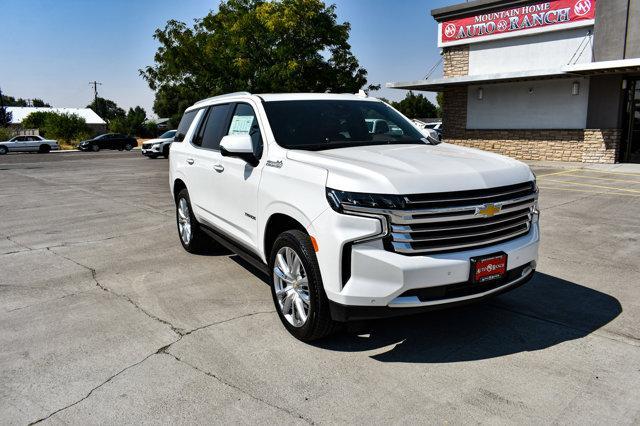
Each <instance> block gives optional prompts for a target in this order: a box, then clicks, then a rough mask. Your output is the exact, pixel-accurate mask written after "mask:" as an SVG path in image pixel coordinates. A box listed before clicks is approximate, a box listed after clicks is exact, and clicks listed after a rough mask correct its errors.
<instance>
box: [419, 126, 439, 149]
mask: <svg viewBox="0 0 640 426" xmlns="http://www.w3.org/2000/svg"><path fill="white" fill-rule="evenodd" d="M420 132H421V133H422V134H423V135H424V137H425V139H426V140H428V141H429V143H430V144H431V145H438V144H439V143H440V137H439V136H438V132H436V131H435V130H433V129H426V128H425V129H420Z"/></svg>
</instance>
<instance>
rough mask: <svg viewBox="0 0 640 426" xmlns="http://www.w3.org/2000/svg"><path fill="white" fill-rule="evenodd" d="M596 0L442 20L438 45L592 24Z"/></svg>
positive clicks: (556, 2)
mask: <svg viewBox="0 0 640 426" xmlns="http://www.w3.org/2000/svg"><path fill="white" fill-rule="evenodd" d="M596 1H597V0H552V1H547V2H542V3H530V4H527V5H523V6H517V7H511V8H508V9H503V10H499V11H495V12H486V13H482V14H478V15H474V16H468V17H466V18H460V19H452V20H449V21H443V22H441V23H440V24H439V25H438V31H439V34H438V45H439V46H446V45H452V44H466V43H473V42H476V41H485V40H488V39H495V38H504V37H515V36H518V35H525V34H528V33H536V32H543V31H553V30H560V29H565V28H567V27H577V26H586V25H592V24H593V22H594V19H595V16H596Z"/></svg>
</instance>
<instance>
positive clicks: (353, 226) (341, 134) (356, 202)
mask: <svg viewBox="0 0 640 426" xmlns="http://www.w3.org/2000/svg"><path fill="white" fill-rule="evenodd" d="M372 119H380V120H384V121H386V123H387V126H382V128H385V129H386V131H382V130H380V131H372V130H370V128H371V126H368V123H370V122H371V121H370V120H372ZM383 130H384V129H383ZM170 185H171V190H172V193H173V196H174V198H175V202H176V210H177V214H176V217H177V225H178V230H179V235H180V241H181V243H182V245H183V246H184V248H185V249H186V250H187V251H189V252H197V251H198V250H201V249H202V248H203V246H204V245H206V244H211V243H212V240H211V239H210V238H207V237H211V238H213V239H214V240H215V241H217V242H218V243H220V244H222V245H224V246H226V247H228V248H231V249H232V250H233V251H235V252H236V253H238V254H240V255H241V256H243V257H245V258H246V259H247V260H248V261H250V262H251V263H252V264H253V265H255V266H257V267H258V268H260V269H261V270H262V271H264V272H265V273H267V274H268V275H269V277H270V280H271V282H272V284H273V285H272V294H273V300H274V303H275V306H276V308H277V312H278V315H279V316H280V319H281V320H282V323H283V324H284V326H285V327H286V328H287V330H289V332H291V334H293V335H294V336H295V337H297V338H298V339H301V340H304V341H310V340H313V339H317V338H321V337H324V336H326V335H328V334H330V333H331V332H332V331H333V330H334V329H335V328H336V326H337V325H338V324H340V323H341V322H345V321H350V320H358V319H369V318H379V317H384V316H392V315H400V314H407V313H414V312H418V311H422V310H427V309H434V308H438V307H442V306H450V305H454V304H459V303H467V302H471V301H475V300H478V299H482V298H485V297H489V296H493V295H496V294H498V293H501V292H504V291H506V290H510V289H512V288H515V287H517V286H518V285H520V284H523V283H525V282H526V281H528V280H529V279H530V278H531V277H532V275H533V273H534V269H535V267H536V260H537V256H538V241H539V231H538V210H537V198H538V189H537V187H536V183H535V176H534V175H533V173H532V172H531V170H530V169H529V167H528V166H527V165H525V164H523V163H521V162H519V161H516V160H513V159H510V158H507V157H503V156H500V155H496V154H491V153H487V152H483V151H479V150H475V149H468V148H462V147H458V146H454V145H449V144H444V143H443V144H439V143H438V142H437V141H435V140H431V139H425V138H424V136H423V135H422V134H421V133H420V131H419V130H418V129H417V128H416V127H415V126H414V125H413V124H412V123H411V122H410V121H409V120H408V119H407V118H405V117H404V116H403V115H401V114H400V113H399V112H397V111H396V110H394V109H393V108H392V107H390V106H389V105H387V104H386V103H384V102H381V101H380V100H377V99H374V98H368V97H366V95H364V94H360V95H334V94H269V95H252V94H249V93H233V94H229V95H224V96H218V97H214V98H210V99H206V100H203V101H200V102H198V103H196V104H195V105H193V106H192V107H190V108H188V109H187V110H186V112H185V113H184V116H183V118H182V121H181V123H180V125H179V128H178V132H177V134H176V137H175V142H174V143H173V144H172V145H171V156H170Z"/></svg>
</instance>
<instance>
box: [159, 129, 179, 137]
mask: <svg viewBox="0 0 640 426" xmlns="http://www.w3.org/2000/svg"><path fill="white" fill-rule="evenodd" d="M175 135H176V131H175V130H169V131H168V132H164V133H163V134H161V135H160V139H169V138H172V137H174V136H175Z"/></svg>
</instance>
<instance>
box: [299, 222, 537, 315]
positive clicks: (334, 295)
mask: <svg viewBox="0 0 640 426" xmlns="http://www.w3.org/2000/svg"><path fill="white" fill-rule="evenodd" d="M327 229H330V230H331V232H323V233H319V232H317V230H327ZM381 231H382V225H381V223H380V221H379V220H378V219H375V218H366V217H358V216H351V215H344V214H339V213H336V212H334V211H333V210H331V209H329V210H327V211H325V212H324V213H323V214H321V215H320V216H319V217H318V218H317V219H316V220H315V221H313V223H312V224H311V226H310V227H309V233H310V235H313V236H314V237H315V238H316V240H317V241H318V245H319V250H318V252H317V253H316V256H317V258H318V264H319V266H320V270H321V273H322V280H323V284H324V289H325V292H326V294H327V297H328V299H329V300H330V302H331V306H332V313H333V315H335V318H336V319H338V320H340V319H342V320H345V318H346V319H355V318H371V317H379V316H389V315H399V314H403V313H411V312H415V311H421V310H425V309H435V308H437V307H444V306H449V305H452V304H459V303H468V302H471V301H474V300H478V299H482V298H484V297H489V296H493V295H495V294H497V293H499V292H502V291H506V290H508V289H510V288H512V287H515V286H517V285H520V284H523V283H524V282H526V281H527V280H529V279H530V278H531V276H532V275H533V270H534V269H535V263H536V261H537V258H538V244H539V228H538V224H537V223H534V224H533V225H532V227H531V230H530V231H529V232H528V233H527V234H525V235H522V236H520V237H518V238H515V239H512V240H508V241H505V242H500V243H497V244H493V245H490V246H486V247H480V248H474V249H471V250H465V251H456V252H449V253H436V254H428V255H421V256H415V255H414V256H408V255H403V254H399V253H394V252H392V251H388V250H385V248H384V247H383V244H382V241H381V240H379V239H378V240H371V241H367V242H362V243H353V244H352V243H351V242H352V241H354V240H358V239H361V238H363V237H367V236H373V235H376V234H377V233H380V232H381ZM496 252H504V253H506V254H507V271H508V272H509V273H510V274H511V275H510V276H509V277H508V278H507V281H505V282H503V283H500V285H498V286H495V285H494V287H491V288H489V289H488V290H486V291H481V290H477V289H472V291H467V292H465V291H462V292H458V293H455V292H451V289H453V288H455V287H456V286H457V287H460V286H464V285H465V284H466V283H468V282H469V276H470V271H471V263H470V259H471V258H472V257H476V256H484V255H489V254H492V253H496ZM518 271H520V272H522V271H526V274H525V275H524V276H519V275H517V274H518ZM514 274H516V275H514ZM521 278H522V279H521ZM421 290H422V293H420V291H421ZM440 290H442V291H443V292H444V293H443V295H438V292H439V291H440ZM420 294H422V295H424V294H430V295H431V296H432V297H431V298H429V297H424V298H422V299H421V298H420V297H418V295H420ZM434 295H435V296H434ZM378 308H380V309H378ZM385 311H388V312H385ZM341 312H342V313H341ZM354 312H355V313H354ZM363 312H364V314H363Z"/></svg>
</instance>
